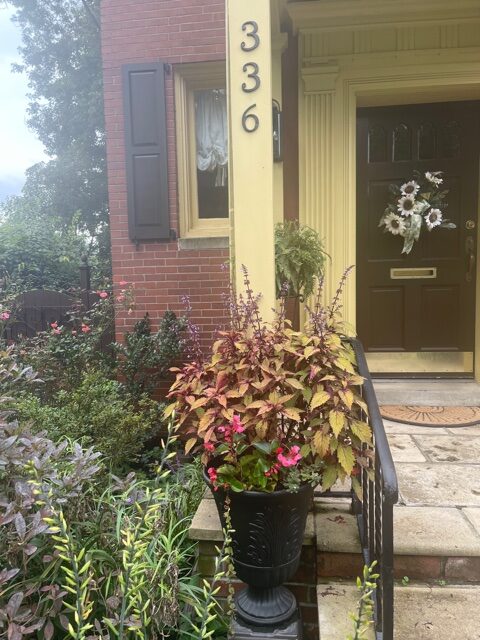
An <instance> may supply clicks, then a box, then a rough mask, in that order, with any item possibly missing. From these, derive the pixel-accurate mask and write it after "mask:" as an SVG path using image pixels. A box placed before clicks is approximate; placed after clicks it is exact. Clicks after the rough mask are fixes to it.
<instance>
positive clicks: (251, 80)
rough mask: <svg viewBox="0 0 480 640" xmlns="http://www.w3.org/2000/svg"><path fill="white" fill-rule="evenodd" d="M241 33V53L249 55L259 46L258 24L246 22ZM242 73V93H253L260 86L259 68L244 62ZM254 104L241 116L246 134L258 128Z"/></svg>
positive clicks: (252, 63)
mask: <svg viewBox="0 0 480 640" xmlns="http://www.w3.org/2000/svg"><path fill="white" fill-rule="evenodd" d="M242 31H243V32H244V33H245V40H244V41H243V42H242V44H241V45H240V46H241V48H242V51H245V52H246V53H250V52H251V51H255V49H258V47H259V46H260V36H259V35H258V24H257V23H256V22H255V21H254V20H248V21H247V22H244V23H243V24H242ZM242 70H243V73H244V74H245V75H246V81H245V82H243V83H242V91H243V92H244V93H255V91H258V89H259V88H260V85H261V83H262V82H261V80H260V76H259V66H258V64H257V63H256V62H253V61H251V62H246V63H245V64H244V65H243V69H242ZM256 106H257V105H256V103H253V104H251V105H250V106H249V107H247V108H246V109H245V111H244V112H243V115H242V127H243V129H244V130H245V131H246V132H247V133H253V132H254V131H256V130H257V129H258V127H259V126H260V120H259V118H258V116H257V114H256V113H255V112H254V109H255V108H256Z"/></svg>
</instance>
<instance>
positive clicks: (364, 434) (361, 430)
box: [350, 420, 372, 443]
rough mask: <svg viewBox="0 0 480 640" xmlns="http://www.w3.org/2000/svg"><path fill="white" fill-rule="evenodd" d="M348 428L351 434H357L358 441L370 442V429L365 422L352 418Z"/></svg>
mask: <svg viewBox="0 0 480 640" xmlns="http://www.w3.org/2000/svg"><path fill="white" fill-rule="evenodd" d="M350 429H351V431H352V433H353V435H355V436H357V438H358V439H359V440H360V442H367V443H369V442H371V441H372V430H371V429H370V426H369V425H368V424H367V423H366V422H361V421H360V420H353V422H352V423H351V425H350Z"/></svg>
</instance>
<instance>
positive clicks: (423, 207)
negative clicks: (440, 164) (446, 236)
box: [378, 171, 456, 254]
mask: <svg viewBox="0 0 480 640" xmlns="http://www.w3.org/2000/svg"><path fill="white" fill-rule="evenodd" d="M413 173H414V177H413V180H410V181H409V182H405V183H404V184H402V186H401V187H398V186H397V185H396V184H391V185H390V191H391V193H392V194H393V196H394V197H395V201H394V202H392V203H391V204H389V205H388V206H387V208H386V209H385V213H384V214H383V216H382V218H381V220H380V224H379V225H378V226H379V227H382V226H383V227H384V231H385V232H387V231H388V232H389V233H391V234H392V235H394V236H400V237H402V238H403V250H402V253H407V254H408V253H410V251H411V250H412V248H413V244H414V242H417V241H418V239H419V238H420V233H421V230H422V227H426V228H427V229H428V231H432V229H435V228H436V227H441V228H443V229H455V226H456V225H454V224H453V223H452V222H449V221H448V220H447V219H446V218H444V217H443V211H444V210H445V209H446V208H447V204H446V202H445V197H446V195H447V193H448V190H444V191H441V189H440V185H441V184H443V178H442V172H441V171H427V172H426V173H425V174H421V173H420V172H418V171H414V172H413Z"/></svg>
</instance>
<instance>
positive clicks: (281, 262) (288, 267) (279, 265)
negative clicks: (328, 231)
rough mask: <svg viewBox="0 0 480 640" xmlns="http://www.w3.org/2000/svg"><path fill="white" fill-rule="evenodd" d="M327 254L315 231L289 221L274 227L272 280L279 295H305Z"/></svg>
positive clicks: (318, 275)
mask: <svg viewBox="0 0 480 640" xmlns="http://www.w3.org/2000/svg"><path fill="white" fill-rule="evenodd" d="M326 255H327V254H326V253H325V251H324V249H323V244H322V241H321V240H320V238H319V236H318V233H317V232H316V231H314V230H313V229H311V228H310V227H305V226H299V224H298V223H297V222H293V221H288V222H284V223H282V224H277V225H276V227H275V281H276V288H277V298H280V297H282V295H283V296H284V295H289V296H297V297H302V298H305V299H306V298H308V296H310V295H311V294H312V293H313V289H314V286H315V280H316V279H319V278H320V277H321V275H322V273H323V268H324V265H325V257H326Z"/></svg>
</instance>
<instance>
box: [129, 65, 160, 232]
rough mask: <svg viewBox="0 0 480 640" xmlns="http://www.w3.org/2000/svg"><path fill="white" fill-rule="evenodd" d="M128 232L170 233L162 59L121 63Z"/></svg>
mask: <svg viewBox="0 0 480 640" xmlns="http://www.w3.org/2000/svg"><path fill="white" fill-rule="evenodd" d="M123 98H124V111H125V152H126V163H127V194H128V228H129V234H130V238H131V239H132V240H133V241H134V242H137V241H139V240H167V239H169V238H170V216H169V211H168V165H167V121H166V109H165V76H164V66H163V63H161V62H159V63H152V64H129V65H125V66H124V67H123Z"/></svg>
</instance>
